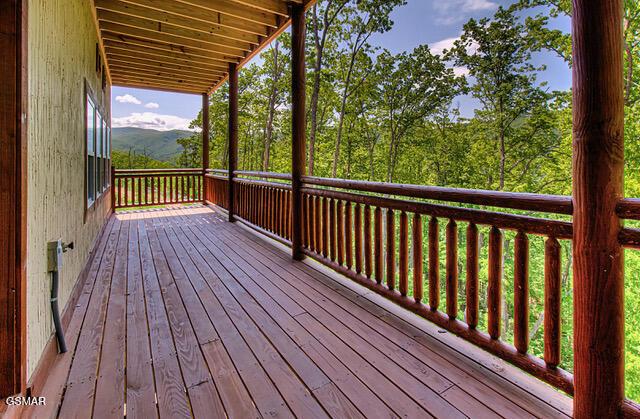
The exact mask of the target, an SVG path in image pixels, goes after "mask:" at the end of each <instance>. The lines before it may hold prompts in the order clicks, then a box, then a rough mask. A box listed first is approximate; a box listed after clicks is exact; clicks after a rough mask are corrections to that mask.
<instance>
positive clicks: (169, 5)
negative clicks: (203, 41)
mask: <svg viewBox="0 0 640 419" xmlns="http://www.w3.org/2000/svg"><path fill="white" fill-rule="evenodd" d="M121 1H124V2H126V3H129V4H133V5H137V6H144V7H147V8H150V9H155V10H158V11H161V12H167V13H172V14H174V15H178V16H183V17H186V18H189V19H194V20H199V21H201V22H204V23H207V24H211V23H213V24H218V25H220V26H224V27H227V28H230V29H236V30H238V31H243V32H247V33H249V34H254V35H258V36H266V35H267V34H268V33H269V27H268V26H266V25H263V24H260V23H254V22H250V21H248V20H245V19H239V18H236V17H233V16H228V15H225V14H222V13H219V12H216V11H212V10H209V9H203V8H201V7H193V6H192V7H189V6H185V5H184V4H183V3H180V2H177V1H173V0H171V1H158V0H121Z"/></svg>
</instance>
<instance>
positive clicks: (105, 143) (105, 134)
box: [102, 118, 111, 191]
mask: <svg viewBox="0 0 640 419" xmlns="http://www.w3.org/2000/svg"><path fill="white" fill-rule="evenodd" d="M102 159H103V163H102V190H103V191H105V190H107V187H108V186H109V182H110V180H111V179H110V178H111V174H110V172H109V168H110V167H111V153H110V150H109V128H108V126H107V120H106V119H104V118H103V119H102Z"/></svg>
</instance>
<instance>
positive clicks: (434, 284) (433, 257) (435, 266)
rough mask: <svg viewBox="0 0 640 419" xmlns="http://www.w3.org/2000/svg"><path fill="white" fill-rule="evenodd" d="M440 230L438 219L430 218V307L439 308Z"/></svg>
mask: <svg viewBox="0 0 640 419" xmlns="http://www.w3.org/2000/svg"><path fill="white" fill-rule="evenodd" d="M439 236H440V232H439V228H438V219H437V218H436V217H431V220H429V308H430V309H431V311H436V310H438V306H439V305H440V254H439V253H440V251H439V246H440V244H439V242H440V237H439Z"/></svg>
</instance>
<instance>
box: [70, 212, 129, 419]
mask: <svg viewBox="0 0 640 419" xmlns="http://www.w3.org/2000/svg"><path fill="white" fill-rule="evenodd" d="M120 227H121V222H120V221H119V220H117V221H116V225H114V228H113V230H111V233H110V234H109V237H108V238H107V240H108V242H107V246H106V248H105V250H104V252H105V255H104V256H103V263H102V264H101V265H100V271H99V273H98V278H97V279H96V284H95V289H94V291H93V293H92V295H91V300H90V301H89V307H90V309H89V310H87V315H86V317H85V320H84V322H83V324H82V331H81V333H80V338H79V340H78V345H77V348H76V350H75V354H74V358H73V363H72V364H71V369H70V371H69V378H68V380H67V389H66V391H65V393H64V397H63V399H62V405H61V406H60V416H61V417H63V418H76V417H86V415H87V413H88V412H92V411H93V401H94V396H95V383H96V375H97V371H98V366H99V362H100V355H101V353H102V351H101V349H102V337H103V331H104V323H105V318H106V311H107V303H108V301H109V290H110V285H111V275H112V272H113V266H114V260H115V253H116V248H117V244H118V238H119V236H120V231H121V229H120Z"/></svg>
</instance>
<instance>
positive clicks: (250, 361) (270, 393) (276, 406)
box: [195, 278, 293, 417]
mask: <svg viewBox="0 0 640 419" xmlns="http://www.w3.org/2000/svg"><path fill="white" fill-rule="evenodd" d="M195 279H197V278H195ZM204 287H208V285H207V284H204V286H201V287H200V288H199V289H200V290H203V288H204ZM196 289H198V288H196ZM212 296H213V293H212ZM207 302H208V303H209V305H208V306H207V313H208V315H209V317H210V318H211V320H212V322H213V324H214V325H215V327H216V331H217V333H218V335H219V336H220V338H221V339H222V341H223V343H224V345H225V347H226V348H227V350H228V353H229V355H230V357H231V358H232V360H233V363H234V365H235V366H236V369H237V371H238V373H239V375H240V376H241V377H242V379H243V381H244V383H245V385H246V387H247V389H248V390H249V393H250V394H251V396H252V399H253V401H254V403H255V405H256V406H257V408H258V410H259V411H260V413H261V414H262V415H263V416H267V417H270V416H274V417H293V414H292V413H291V411H290V410H289V408H288V407H287V404H286V403H285V401H284V399H283V398H282V396H281V395H280V393H279V392H278V389H277V388H276V387H275V386H274V385H273V383H272V382H271V380H270V379H269V377H268V376H267V374H266V373H265V372H264V370H263V369H262V367H261V366H260V364H259V362H258V361H257V360H256V358H255V356H254V354H253V352H252V351H251V349H250V348H249V346H248V345H247V343H246V342H245V341H244V340H243V338H242V337H241V335H240V333H239V332H238V330H237V329H236V327H235V325H234V324H233V322H232V321H231V319H230V318H229V317H228V315H227V313H226V312H225V310H224V309H223V307H222V305H221V304H220V302H219V301H218V300H217V298H216V297H215V296H213V298H210V299H208V300H207Z"/></svg>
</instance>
